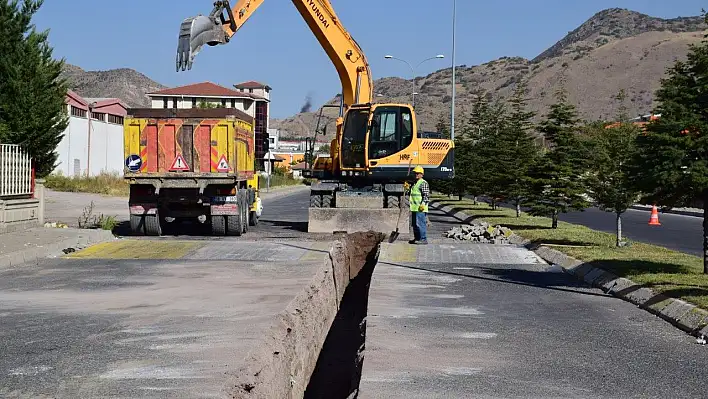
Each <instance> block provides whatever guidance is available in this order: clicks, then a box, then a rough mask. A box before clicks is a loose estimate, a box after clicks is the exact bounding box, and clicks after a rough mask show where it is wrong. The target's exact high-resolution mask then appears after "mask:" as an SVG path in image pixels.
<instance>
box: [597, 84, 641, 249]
mask: <svg viewBox="0 0 708 399" xmlns="http://www.w3.org/2000/svg"><path fill="white" fill-rule="evenodd" d="M617 99H618V100H619V101H620V102H621V103H620V107H619V110H620V111H619V114H618V117H617V119H618V120H619V124H618V125H612V126H608V127H605V126H603V125H600V124H593V125H590V126H588V127H587V132H588V138H589V139H590V140H591V143H592V158H591V159H592V163H593V168H592V173H590V175H589V178H588V189H589V194H590V196H592V198H593V199H594V200H595V202H596V203H597V205H598V207H599V208H600V209H602V210H603V211H606V212H613V213H614V214H615V215H616V230H615V231H616V245H617V246H618V247H620V246H623V245H624V244H623V241H622V214H624V212H626V211H627V209H629V208H630V207H631V206H632V205H633V204H634V203H635V202H636V201H637V199H638V198H639V191H638V190H637V189H636V186H635V184H634V173H633V172H634V168H633V166H632V165H633V164H632V161H633V159H635V157H636V153H637V146H636V140H637V138H638V137H639V135H640V134H641V132H642V130H641V128H639V127H638V126H637V125H634V124H632V123H630V122H629V121H628V117H627V114H626V107H625V106H624V101H625V99H626V94H625V92H624V90H621V91H620V93H619V95H618V96H617Z"/></svg>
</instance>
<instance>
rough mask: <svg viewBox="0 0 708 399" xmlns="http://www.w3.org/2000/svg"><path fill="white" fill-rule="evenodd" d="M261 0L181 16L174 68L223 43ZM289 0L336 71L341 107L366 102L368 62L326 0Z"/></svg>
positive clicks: (241, 0) (369, 91)
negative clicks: (206, 14) (205, 46)
mask: <svg viewBox="0 0 708 399" xmlns="http://www.w3.org/2000/svg"><path fill="white" fill-rule="evenodd" d="M263 1H264V0H238V1H237V2H236V4H235V5H234V6H233V7H231V6H230V4H229V3H230V2H229V1H216V2H214V8H213V9H212V11H211V13H210V14H209V15H208V16H204V15H198V16H196V17H192V18H187V19H185V20H184V21H183V22H182V24H181V26H180V32H179V44H178V47H177V71H180V70H185V69H191V67H192V64H193V62H194V58H195V57H196V55H197V54H198V53H199V52H200V51H201V49H202V47H203V46H204V45H205V44H206V45H209V46H217V45H220V44H227V43H228V42H229V41H230V40H231V38H232V36H233V35H235V34H236V32H238V30H239V29H241V27H242V26H243V24H244V23H246V21H247V20H248V19H250V17H251V15H252V14H253V13H254V12H255V11H256V10H257V9H258V7H260V6H261V4H263ZM292 2H293V4H294V5H295V8H297V10H298V11H299V12H300V15H302V18H303V19H304V20H305V22H306V23H307V26H308V27H309V28H310V30H311V31H312V33H313V34H314V35H315V37H316V38H317V41H318V42H319V43H320V45H321V46H322V48H323V49H324V50H325V52H326V53H327V56H329V58H330V60H331V61H332V63H333V64H334V67H335V69H336V70H337V73H338V74H339V79H340V81H341V84H342V101H343V107H342V108H349V107H350V106H351V105H354V104H365V103H370V102H371V101H372V99H373V81H372V77H371V69H370V68H369V63H368V62H367V60H366V56H364V52H363V51H362V49H361V47H360V46H359V44H357V42H356V41H355V40H354V38H352V36H351V35H350V34H349V33H348V32H347V30H346V29H344V27H343V26H342V24H341V22H340V21H339V18H338V17H337V15H336V13H335V12H334V9H333V8H332V5H331V4H330V2H329V0H292ZM342 112H343V109H342ZM340 116H341V115H340Z"/></svg>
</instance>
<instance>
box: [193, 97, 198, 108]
mask: <svg viewBox="0 0 708 399" xmlns="http://www.w3.org/2000/svg"><path fill="white" fill-rule="evenodd" d="M192 108H197V98H196V97H192Z"/></svg>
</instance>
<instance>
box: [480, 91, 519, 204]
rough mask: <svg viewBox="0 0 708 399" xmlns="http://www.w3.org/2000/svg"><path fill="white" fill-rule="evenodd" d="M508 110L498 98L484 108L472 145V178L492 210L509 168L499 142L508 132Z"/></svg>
mask: <svg viewBox="0 0 708 399" xmlns="http://www.w3.org/2000/svg"><path fill="white" fill-rule="evenodd" d="M508 119H509V118H508V110H507V108H506V104H504V103H503V102H502V101H500V100H499V99H497V100H495V101H494V102H493V103H492V104H490V105H488V106H487V107H486V109H485V110H484V112H482V113H481V114H480V118H479V119H478V120H477V121H476V123H477V124H478V128H479V130H478V134H479V138H478V141H477V142H476V145H475V147H476V148H475V153H476V156H477V162H478V172H479V173H477V175H476V179H477V181H478V184H479V185H480V186H481V189H482V191H483V192H484V193H485V194H487V195H488V196H489V200H490V205H491V207H492V209H496V207H497V201H498V200H501V199H503V197H504V194H505V188H506V185H507V183H508V176H509V167H513V163H514V160H513V159H511V156H510V153H509V151H508V148H506V144H507V143H506V142H504V141H503V137H504V134H505V132H506V131H507V130H508V126H507V122H508Z"/></svg>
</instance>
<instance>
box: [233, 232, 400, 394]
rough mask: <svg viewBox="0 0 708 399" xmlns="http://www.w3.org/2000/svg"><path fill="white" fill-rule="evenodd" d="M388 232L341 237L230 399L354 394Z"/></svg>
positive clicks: (251, 357) (239, 376) (238, 376)
mask: <svg viewBox="0 0 708 399" xmlns="http://www.w3.org/2000/svg"><path fill="white" fill-rule="evenodd" d="M385 238H386V235H385V234H383V233H375V232H360V233H352V234H347V235H343V236H341V237H340V238H339V239H338V240H336V241H335V242H334V243H333V244H332V247H331V249H330V251H329V255H330V256H329V258H328V259H327V260H326V261H325V263H324V265H323V267H322V268H321V269H320V270H319V271H318V273H317V274H316V275H315V276H314V277H313V279H312V280H311V281H310V284H309V285H308V286H307V287H306V288H304V289H303V290H302V291H301V292H300V293H299V294H298V295H297V297H296V298H295V299H294V300H293V301H292V302H291V303H290V304H289V305H288V307H287V309H286V310H285V311H284V312H281V313H280V314H279V315H278V316H277V317H276V320H275V322H274V323H273V325H272V327H271V329H270V330H269V332H268V333H267V334H266V335H265V336H264V338H263V339H262V341H261V343H260V345H258V346H257V347H255V348H254V349H253V350H252V351H251V352H250V353H249V354H248V356H247V358H246V359H245V360H246V361H245V363H244V365H243V366H242V367H241V368H239V369H238V370H235V371H234V372H233V373H229V379H228V383H227V385H226V393H227V397H229V398H330V399H336V398H355V397H357V395H358V391H359V384H360V381H361V374H362V367H363V361H364V349H365V341H366V315H367V308H368V300H369V287H370V283H371V278H372V275H373V272H374V268H375V265H376V262H377V260H378V253H379V248H380V244H381V242H383V240H384V239H385Z"/></svg>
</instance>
